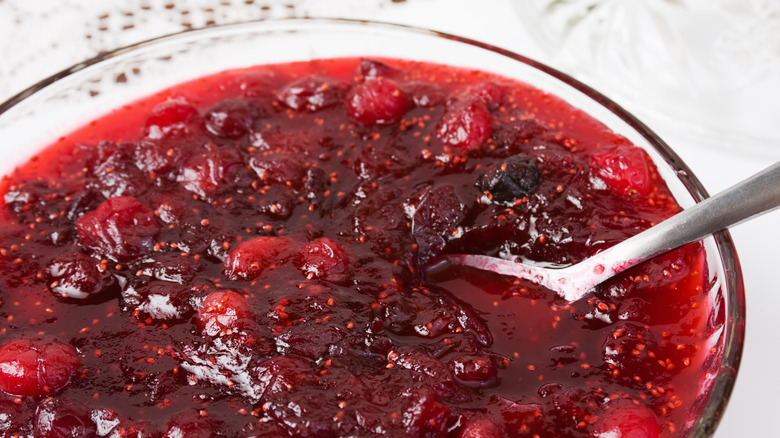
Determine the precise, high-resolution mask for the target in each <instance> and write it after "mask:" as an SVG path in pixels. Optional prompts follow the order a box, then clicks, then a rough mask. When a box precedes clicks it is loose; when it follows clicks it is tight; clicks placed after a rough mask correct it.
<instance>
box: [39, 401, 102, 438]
mask: <svg viewBox="0 0 780 438" xmlns="http://www.w3.org/2000/svg"><path fill="white" fill-rule="evenodd" d="M90 413H91V412H90V410H89V409H88V408H87V407H86V406H84V405H83V404H81V403H79V402H77V401H75V400H71V399H67V398H61V397H56V398H49V399H46V400H44V401H43V402H41V404H39V405H38V410H37V411H36V413H35V429H34V430H35V436H36V438H92V437H94V436H96V435H95V434H96V432H97V429H96V427H95V423H94V422H93V421H92V419H91V418H90Z"/></svg>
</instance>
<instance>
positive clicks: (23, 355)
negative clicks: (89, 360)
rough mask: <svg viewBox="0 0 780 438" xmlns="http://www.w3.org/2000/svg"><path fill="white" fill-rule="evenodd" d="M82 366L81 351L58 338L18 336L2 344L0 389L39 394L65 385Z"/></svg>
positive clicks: (14, 392) (21, 394)
mask: <svg viewBox="0 0 780 438" xmlns="http://www.w3.org/2000/svg"><path fill="white" fill-rule="evenodd" d="M79 366H81V358H80V357H79V354H78V352H77V351H76V349H75V348H73V347H72V346H71V345H69V344H65V343H63V342H60V341H58V340H56V339H46V340H32V339H18V340H15V341H10V342H6V343H5V344H3V345H2V346H0V390H2V391H4V392H6V393H8V394H12V395H20V396H40V395H46V394H50V393H53V392H56V391H58V390H60V389H62V388H64V387H65V386H66V385H67V384H68V381H69V380H70V376H71V375H72V374H73V372H74V371H76V369H77V368H78V367H79Z"/></svg>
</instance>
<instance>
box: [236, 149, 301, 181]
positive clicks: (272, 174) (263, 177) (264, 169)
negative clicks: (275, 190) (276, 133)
mask: <svg viewBox="0 0 780 438" xmlns="http://www.w3.org/2000/svg"><path fill="white" fill-rule="evenodd" d="M249 166H250V167H251V168H252V170H254V171H255V172H256V173H257V176H258V178H260V182H262V183H263V184H264V185H265V184H285V185H288V186H290V187H294V188H300V187H301V185H302V184H303V179H304V177H305V175H306V167H305V166H304V164H303V163H302V162H301V160H300V158H299V157H294V156H287V155H269V156H263V157H252V158H250V159H249Z"/></svg>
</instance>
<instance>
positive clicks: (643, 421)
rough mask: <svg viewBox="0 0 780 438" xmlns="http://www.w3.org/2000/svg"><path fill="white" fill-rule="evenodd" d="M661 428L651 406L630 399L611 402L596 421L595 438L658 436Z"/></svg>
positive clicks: (655, 437) (649, 437)
mask: <svg viewBox="0 0 780 438" xmlns="http://www.w3.org/2000/svg"><path fill="white" fill-rule="evenodd" d="M660 435H661V428H660V427H659V426H658V418H657V417H656V415H655V414H654V413H653V411H652V410H650V408H648V407H647V406H645V405H643V404H635V403H633V402H631V401H629V400H617V401H615V402H612V403H610V404H609V407H608V409H606V410H605V411H604V412H603V413H602V415H601V416H599V421H598V422H597V423H596V427H595V429H594V432H593V437H594V438H658V437H659V436H660Z"/></svg>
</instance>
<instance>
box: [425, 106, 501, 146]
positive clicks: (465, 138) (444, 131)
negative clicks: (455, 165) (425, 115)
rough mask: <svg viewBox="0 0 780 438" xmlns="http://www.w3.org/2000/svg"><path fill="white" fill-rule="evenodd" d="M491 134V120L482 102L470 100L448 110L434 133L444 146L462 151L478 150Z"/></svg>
mask: <svg viewBox="0 0 780 438" xmlns="http://www.w3.org/2000/svg"><path fill="white" fill-rule="evenodd" d="M492 132H493V119H492V118H491V116H490V112H489V111H488V109H487V106H486V105H485V103H484V102H483V101H482V100H478V99H472V100H468V101H466V102H461V103H457V104H455V105H453V106H452V107H450V108H448V109H447V111H446V112H445V113H444V115H443V116H442V118H441V121H440V122H439V125H438V127H437V129H436V133H437V134H438V136H439V139H440V140H441V141H443V142H444V143H445V144H448V145H451V146H454V147H457V148H459V149H462V150H463V151H470V150H473V149H477V148H479V147H480V146H481V145H482V143H484V142H485V141H486V140H487V139H488V138H489V137H490V134H491V133H492Z"/></svg>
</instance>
